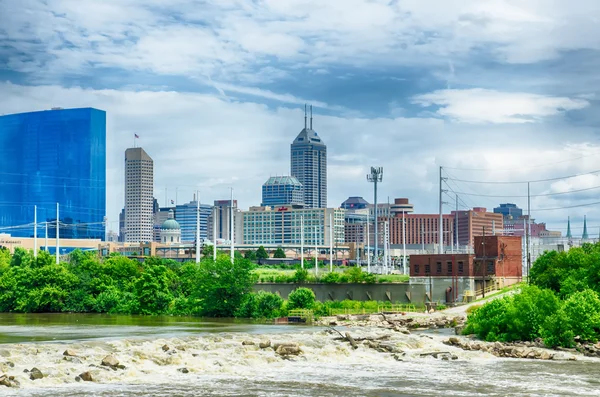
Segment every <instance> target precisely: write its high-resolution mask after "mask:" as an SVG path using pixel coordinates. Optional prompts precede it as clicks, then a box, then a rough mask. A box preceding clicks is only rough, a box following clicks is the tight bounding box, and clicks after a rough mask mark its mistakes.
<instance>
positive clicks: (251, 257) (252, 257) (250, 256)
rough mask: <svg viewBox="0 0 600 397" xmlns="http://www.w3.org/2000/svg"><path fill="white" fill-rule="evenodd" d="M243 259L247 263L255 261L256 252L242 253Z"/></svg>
mask: <svg viewBox="0 0 600 397" xmlns="http://www.w3.org/2000/svg"><path fill="white" fill-rule="evenodd" d="M244 258H246V259H248V260H249V261H255V260H256V259H257V258H256V251H253V250H248V251H246V252H245V253H244Z"/></svg>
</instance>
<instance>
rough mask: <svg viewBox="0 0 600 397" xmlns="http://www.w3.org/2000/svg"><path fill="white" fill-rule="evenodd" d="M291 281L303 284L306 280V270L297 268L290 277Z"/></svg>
mask: <svg viewBox="0 0 600 397" xmlns="http://www.w3.org/2000/svg"><path fill="white" fill-rule="evenodd" d="M291 281H292V282H293V283H296V284H304V283H306V282H307V281H308V270H306V269H302V268H298V269H296V272H295V273H294V275H293V276H292V277H291Z"/></svg>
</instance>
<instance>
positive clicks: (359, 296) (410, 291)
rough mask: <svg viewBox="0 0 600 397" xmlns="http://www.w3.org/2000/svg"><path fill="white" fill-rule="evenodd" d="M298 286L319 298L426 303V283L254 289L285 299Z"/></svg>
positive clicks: (281, 285) (276, 285) (274, 285)
mask: <svg viewBox="0 0 600 397" xmlns="http://www.w3.org/2000/svg"><path fill="white" fill-rule="evenodd" d="M298 287H306V288H310V289H312V290H313V291H314V293H315V296H316V297H317V300H319V301H322V302H324V301H331V300H340V301H341V300H344V299H350V300H356V301H370V300H373V301H387V302H392V303H412V304H414V305H417V306H424V305H425V285H423V284H415V285H411V284H408V283H382V284H317V283H314V284H285V283H260V284H256V285H255V286H254V291H266V292H272V293H276V294H278V295H279V296H281V297H282V298H283V299H287V297H288V295H289V294H290V293H291V292H292V291H293V290H295V289H296V288H298Z"/></svg>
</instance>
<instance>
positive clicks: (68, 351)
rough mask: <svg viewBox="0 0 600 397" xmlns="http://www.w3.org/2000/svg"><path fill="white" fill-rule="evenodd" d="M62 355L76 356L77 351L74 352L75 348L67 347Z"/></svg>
mask: <svg viewBox="0 0 600 397" xmlns="http://www.w3.org/2000/svg"><path fill="white" fill-rule="evenodd" d="M63 356H67V357H77V352H75V350H71V349H67V350H65V352H64V353H63Z"/></svg>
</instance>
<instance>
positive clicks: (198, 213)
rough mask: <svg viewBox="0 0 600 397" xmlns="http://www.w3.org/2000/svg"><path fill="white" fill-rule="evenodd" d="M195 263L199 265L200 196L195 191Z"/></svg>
mask: <svg viewBox="0 0 600 397" xmlns="http://www.w3.org/2000/svg"><path fill="white" fill-rule="evenodd" d="M196 263H200V194H199V193H198V191H197V190H196Z"/></svg>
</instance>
